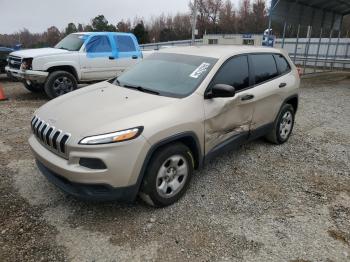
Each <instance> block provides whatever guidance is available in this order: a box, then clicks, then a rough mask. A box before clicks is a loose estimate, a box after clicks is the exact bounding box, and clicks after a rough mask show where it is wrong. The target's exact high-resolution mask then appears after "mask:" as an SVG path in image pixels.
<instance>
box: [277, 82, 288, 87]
mask: <svg viewBox="0 0 350 262" xmlns="http://www.w3.org/2000/svg"><path fill="white" fill-rule="evenodd" d="M285 86H287V84H286V83H280V85H279V86H278V87H279V88H282V87H285Z"/></svg>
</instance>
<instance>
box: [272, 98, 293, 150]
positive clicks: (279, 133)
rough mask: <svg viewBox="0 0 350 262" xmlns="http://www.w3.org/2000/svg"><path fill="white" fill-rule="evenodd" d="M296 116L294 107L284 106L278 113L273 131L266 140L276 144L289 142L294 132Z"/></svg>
mask: <svg viewBox="0 0 350 262" xmlns="http://www.w3.org/2000/svg"><path fill="white" fill-rule="evenodd" d="M294 116H295V113H294V108H293V106H291V105H290V104H284V105H283V106H282V108H281V110H280V112H279V113H278V116H277V118H276V120H275V123H274V127H273V129H272V130H271V131H270V133H269V134H268V135H267V136H266V139H267V140H268V141H270V142H272V143H274V144H283V143H285V142H287V141H288V139H289V137H290V135H291V134H292V131H293V127H294Z"/></svg>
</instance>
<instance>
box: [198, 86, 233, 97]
mask: <svg viewBox="0 0 350 262" xmlns="http://www.w3.org/2000/svg"><path fill="white" fill-rule="evenodd" d="M235 94H236V90H235V88H234V87H233V86H230V85H225V84H216V85H214V86H213V87H212V88H211V90H210V91H209V92H208V93H207V94H206V96H205V98H208V99H210V98H215V97H234V96H235Z"/></svg>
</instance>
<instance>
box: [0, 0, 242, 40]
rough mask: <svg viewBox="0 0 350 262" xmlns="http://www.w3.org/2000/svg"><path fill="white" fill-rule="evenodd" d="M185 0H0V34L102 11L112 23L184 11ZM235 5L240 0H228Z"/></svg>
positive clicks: (62, 23)
mask: <svg viewBox="0 0 350 262" xmlns="http://www.w3.org/2000/svg"><path fill="white" fill-rule="evenodd" d="M188 2H189V0H144V1H143V0H0V34H5V33H13V32H16V31H19V30H20V29H23V28H27V29H29V31H31V32H43V31H45V30H46V29H47V28H48V27H50V26H52V25H54V26H57V27H58V28H59V29H60V30H62V29H64V28H65V27H66V25H67V24H68V23H69V22H74V23H83V24H88V23H89V22H90V19H91V18H93V17H95V16H97V15H99V14H103V15H105V17H106V18H107V20H108V21H109V22H110V23H112V24H117V22H118V21H120V20H121V19H127V18H130V19H131V22H132V21H133V18H134V17H135V16H138V17H143V18H145V20H148V19H149V18H150V17H151V16H152V15H155V16H157V15H159V14H161V13H165V14H176V13H177V12H187V11H188ZM232 2H233V3H234V5H235V6H236V7H237V6H238V3H239V2H240V0H232Z"/></svg>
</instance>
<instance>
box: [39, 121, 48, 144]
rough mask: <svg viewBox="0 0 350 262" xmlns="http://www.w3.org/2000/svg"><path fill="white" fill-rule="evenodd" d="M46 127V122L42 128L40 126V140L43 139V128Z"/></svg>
mask: <svg viewBox="0 0 350 262" xmlns="http://www.w3.org/2000/svg"><path fill="white" fill-rule="evenodd" d="M46 128H47V124H45V125H44V126H43V127H42V128H41V131H40V138H41V140H44V132H45V129H46Z"/></svg>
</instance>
